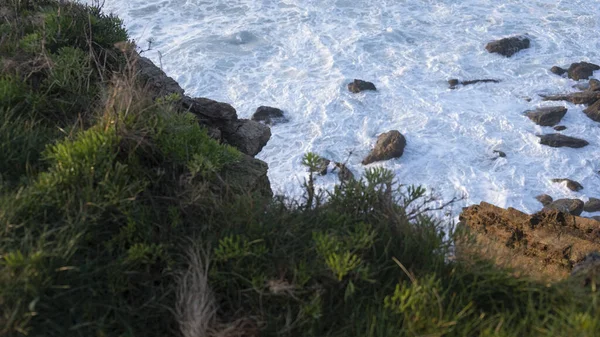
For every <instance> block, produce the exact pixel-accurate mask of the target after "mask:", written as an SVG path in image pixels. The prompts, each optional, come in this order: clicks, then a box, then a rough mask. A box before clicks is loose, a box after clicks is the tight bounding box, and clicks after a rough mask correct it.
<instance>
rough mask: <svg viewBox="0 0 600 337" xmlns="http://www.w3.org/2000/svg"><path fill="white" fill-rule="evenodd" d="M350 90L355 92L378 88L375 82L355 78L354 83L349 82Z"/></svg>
mask: <svg viewBox="0 0 600 337" xmlns="http://www.w3.org/2000/svg"><path fill="white" fill-rule="evenodd" d="M348 90H350V92H353V93H355V94H356V93H359V92H361V91H365V90H377V88H375V84H373V83H371V82H367V81H363V80H356V79H355V80H354V82H352V83H348Z"/></svg>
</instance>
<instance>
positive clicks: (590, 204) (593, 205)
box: [583, 198, 600, 213]
mask: <svg viewBox="0 0 600 337" xmlns="http://www.w3.org/2000/svg"><path fill="white" fill-rule="evenodd" d="M583 210H584V211H586V212H590V213H593V212H600V199H597V198H590V199H589V200H588V201H586V202H585V204H584V205H583Z"/></svg>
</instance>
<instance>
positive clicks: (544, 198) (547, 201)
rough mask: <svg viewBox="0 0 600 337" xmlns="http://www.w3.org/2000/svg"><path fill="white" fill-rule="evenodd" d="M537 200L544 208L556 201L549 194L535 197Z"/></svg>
mask: <svg viewBox="0 0 600 337" xmlns="http://www.w3.org/2000/svg"><path fill="white" fill-rule="evenodd" d="M535 199H536V200H537V201H539V202H541V203H542V205H544V206H548V205H550V204H551V203H552V202H553V201H554V199H552V197H551V196H549V195H548V194H540V195H538V196H537V197H535Z"/></svg>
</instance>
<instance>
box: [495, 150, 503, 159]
mask: <svg viewBox="0 0 600 337" xmlns="http://www.w3.org/2000/svg"><path fill="white" fill-rule="evenodd" d="M494 153H495V154H497V155H498V157H500V158H506V153H504V152H503V151H500V150H494Z"/></svg>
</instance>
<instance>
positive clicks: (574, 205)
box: [543, 198, 584, 216]
mask: <svg viewBox="0 0 600 337" xmlns="http://www.w3.org/2000/svg"><path fill="white" fill-rule="evenodd" d="M583 204H584V203H583V201H581V200H579V199H567V198H565V199H557V200H554V201H553V202H551V203H550V204H549V205H547V206H545V207H544V209H543V210H556V211H559V212H564V213H569V214H571V215H576V216H579V215H581V213H582V212H583Z"/></svg>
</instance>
